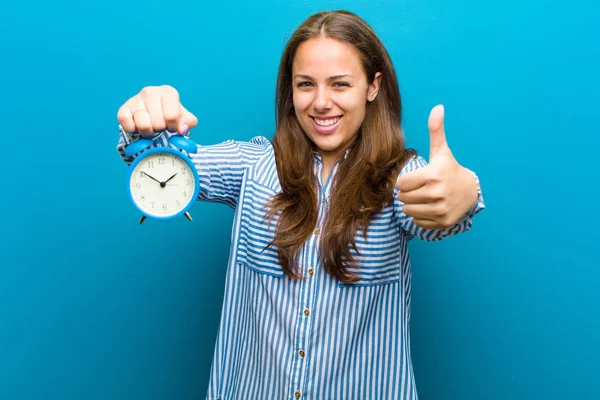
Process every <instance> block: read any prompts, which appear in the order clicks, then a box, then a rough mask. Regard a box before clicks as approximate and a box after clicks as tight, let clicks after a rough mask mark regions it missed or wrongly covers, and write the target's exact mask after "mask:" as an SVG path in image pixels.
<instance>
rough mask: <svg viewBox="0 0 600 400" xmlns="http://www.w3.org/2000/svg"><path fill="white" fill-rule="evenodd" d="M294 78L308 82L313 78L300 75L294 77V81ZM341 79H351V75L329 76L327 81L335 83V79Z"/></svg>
mask: <svg viewBox="0 0 600 400" xmlns="http://www.w3.org/2000/svg"><path fill="white" fill-rule="evenodd" d="M296 78H300V79H308V80H311V81H312V80H313V78H312V77H311V76H309V75H302V74H298V75H296V76H294V79H296ZM341 78H352V75H348V74H342V75H333V76H330V77H329V78H327V80H328V81H335V80H336V79H341Z"/></svg>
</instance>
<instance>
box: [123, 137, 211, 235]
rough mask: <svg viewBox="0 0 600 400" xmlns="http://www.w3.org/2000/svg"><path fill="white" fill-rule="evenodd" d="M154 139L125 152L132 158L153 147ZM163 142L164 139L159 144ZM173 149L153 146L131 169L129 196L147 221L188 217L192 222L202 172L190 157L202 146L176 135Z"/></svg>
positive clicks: (173, 139)
mask: <svg viewBox="0 0 600 400" xmlns="http://www.w3.org/2000/svg"><path fill="white" fill-rule="evenodd" d="M153 143H155V141H154V140H153V139H144V138H141V139H138V140H137V141H135V142H133V143H131V144H130V145H129V146H127V148H126V149H125V155H126V156H127V157H130V156H132V155H134V154H136V153H138V152H140V151H142V150H144V149H147V148H148V147H150V146H151V145H152V144H153ZM159 143H162V140H161V141H160V142H159ZM168 143H169V145H170V146H161V147H152V148H150V149H148V150H146V151H144V152H142V153H141V154H140V155H138V156H137V157H136V158H135V159H134V160H133V162H132V163H131V164H130V166H129V168H128V170H127V179H126V183H127V193H128V194H129V197H130V199H131V201H132V203H133V205H134V207H135V208H136V209H137V210H138V211H139V212H140V213H141V214H142V219H141V220H140V224H142V223H144V221H145V220H146V218H151V219H155V220H170V219H174V218H177V217H179V216H181V215H185V217H186V218H187V219H188V220H190V221H191V220H192V216H191V215H190V213H189V211H188V210H189V209H190V208H191V207H192V206H193V205H194V203H195V202H196V199H197V197H198V192H199V190H200V184H199V182H200V180H199V178H198V171H197V169H196V167H195V166H194V163H193V162H192V160H191V159H190V157H189V156H187V155H186V154H184V153H183V152H182V151H181V150H185V152H186V153H188V154H193V153H196V152H197V151H198V146H197V145H196V144H195V143H194V142H193V141H191V140H189V139H188V138H187V137H184V136H180V135H173V136H171V137H170V138H169V139H168Z"/></svg>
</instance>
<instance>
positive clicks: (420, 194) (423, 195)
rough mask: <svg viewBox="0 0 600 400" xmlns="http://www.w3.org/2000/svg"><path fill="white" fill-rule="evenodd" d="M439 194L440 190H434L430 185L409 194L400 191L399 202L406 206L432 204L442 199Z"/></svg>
mask: <svg viewBox="0 0 600 400" xmlns="http://www.w3.org/2000/svg"><path fill="white" fill-rule="evenodd" d="M439 193H440V191H439V190H433V189H432V188H431V187H430V185H425V186H421V187H420V188H418V189H415V190H411V191H408V192H403V191H400V193H398V200H400V201H401V202H402V203H404V204H426V203H432V202H436V201H439V200H441V199H442V196H440V194H439Z"/></svg>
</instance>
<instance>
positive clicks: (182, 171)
mask: <svg viewBox="0 0 600 400" xmlns="http://www.w3.org/2000/svg"><path fill="white" fill-rule="evenodd" d="M185 171H186V168H185V167H181V175H185Z"/></svg>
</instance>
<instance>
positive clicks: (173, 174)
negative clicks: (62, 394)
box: [165, 172, 177, 183]
mask: <svg viewBox="0 0 600 400" xmlns="http://www.w3.org/2000/svg"><path fill="white" fill-rule="evenodd" d="M175 175H177V172H175V173H174V174H173V176H171V177H170V178H169V179H167V180H166V181H165V183H167V182H169V181H170V180H171V179H173V178H175Z"/></svg>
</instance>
